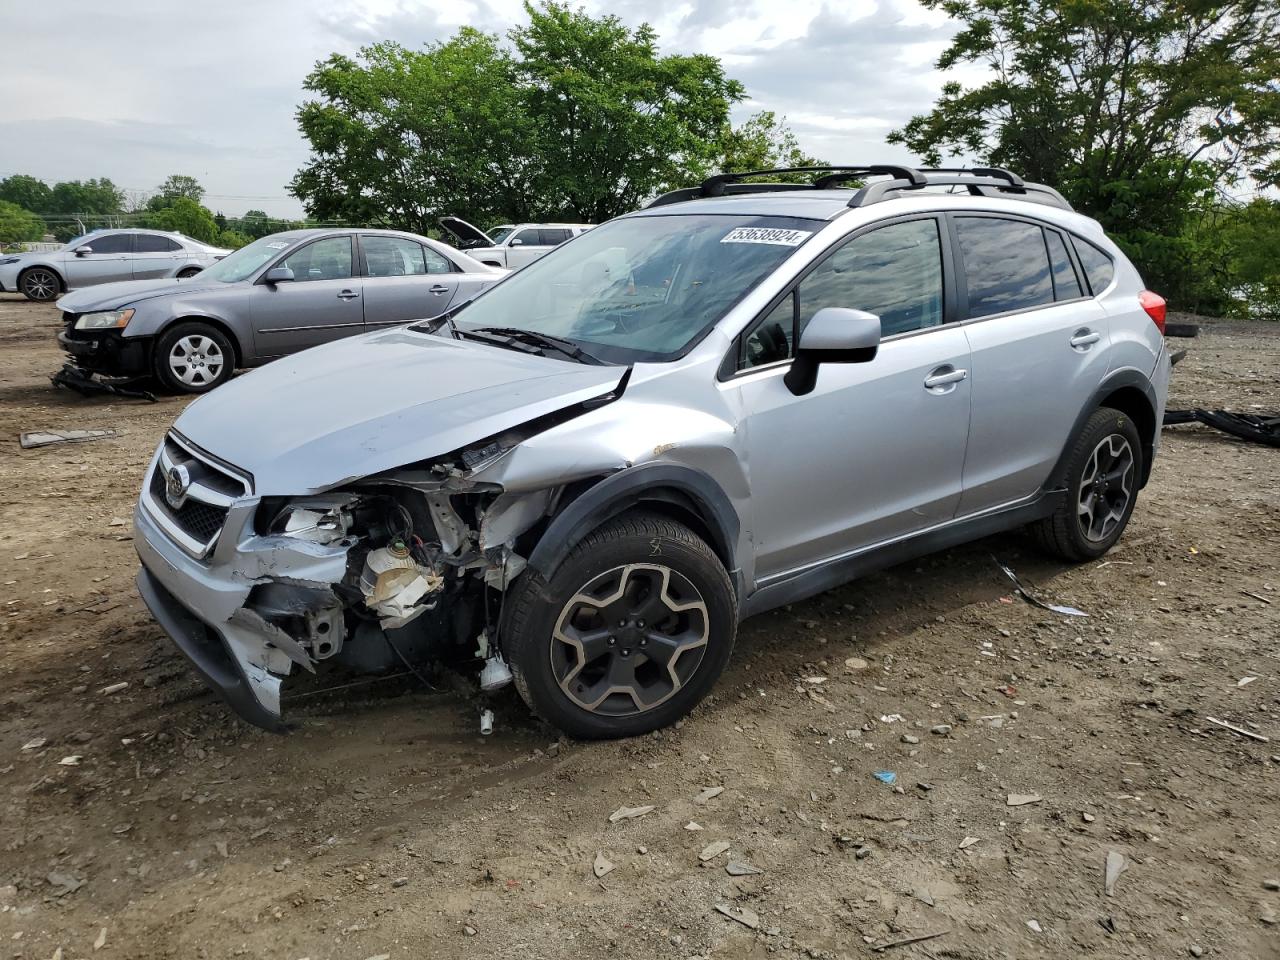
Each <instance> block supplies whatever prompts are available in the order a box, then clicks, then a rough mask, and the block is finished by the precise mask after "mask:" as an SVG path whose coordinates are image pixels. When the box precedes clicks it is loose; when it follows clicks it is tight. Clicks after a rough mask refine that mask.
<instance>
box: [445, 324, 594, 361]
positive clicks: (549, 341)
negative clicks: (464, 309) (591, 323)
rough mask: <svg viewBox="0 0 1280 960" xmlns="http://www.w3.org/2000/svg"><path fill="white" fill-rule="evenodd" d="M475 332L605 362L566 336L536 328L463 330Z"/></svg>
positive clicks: (578, 359) (579, 357)
mask: <svg viewBox="0 0 1280 960" xmlns="http://www.w3.org/2000/svg"><path fill="white" fill-rule="evenodd" d="M473 332H474V333H493V334H497V335H498V336H501V337H507V338H508V339H510V340H515V341H516V342H518V343H527V344H530V345H531V346H535V347H549V348H550V349H552V350H555V351H556V352H557V353H562V354H564V355H565V356H566V357H568V358H570V359H571V360H576V361H578V363H594V364H603V363H604V361H603V360H601V359H600V358H599V357H596V356H592V355H591V354H589V353H587V351H585V350H583V349H582V348H581V347H580V346H578V345H577V344H576V343H574V342H573V341H572V340H566V339H565V338H564V337H555V336H552V335H551V334H549V333H538V332H537V331H536V330H525V329H523V328H521V327H476V328H474V330H465V331H463V333H464V334H465V333H473Z"/></svg>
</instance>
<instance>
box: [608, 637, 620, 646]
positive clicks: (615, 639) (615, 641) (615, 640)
mask: <svg viewBox="0 0 1280 960" xmlns="http://www.w3.org/2000/svg"><path fill="white" fill-rule="evenodd" d="M617 642H618V638H617V637H610V638H609V646H611V647H612V646H613V645H614V644H616V643H617Z"/></svg>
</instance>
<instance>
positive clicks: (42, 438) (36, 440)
mask: <svg viewBox="0 0 1280 960" xmlns="http://www.w3.org/2000/svg"><path fill="white" fill-rule="evenodd" d="M115 435H116V432H115V431H114V430H33V431H31V432H30V433H24V434H22V435H21V436H20V437H19V438H18V443H19V445H20V446H21V447H22V449H23V450H32V449H35V448H36V447H48V446H51V445H52V444H55V443H89V442H90V441H92V440H103V439H106V438H107V437H114V436H115Z"/></svg>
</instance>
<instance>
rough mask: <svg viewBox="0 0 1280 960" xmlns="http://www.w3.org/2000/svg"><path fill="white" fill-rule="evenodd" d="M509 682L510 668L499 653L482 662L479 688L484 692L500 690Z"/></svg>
mask: <svg viewBox="0 0 1280 960" xmlns="http://www.w3.org/2000/svg"><path fill="white" fill-rule="evenodd" d="M510 682H511V668H510V667H509V666H507V661H505V660H503V659H502V657H501V656H500V655H497V654H495V655H494V656H492V657H490V658H489V659H488V660H486V661H485V662H484V669H483V670H481V671H480V689H481V690H483V691H485V692H486V693H489V692H492V691H494V690H501V689H502V688H503V687H505V686H506V685H507V684H508V683H510Z"/></svg>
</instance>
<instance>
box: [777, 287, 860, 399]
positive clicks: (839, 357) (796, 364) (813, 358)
mask: <svg viewBox="0 0 1280 960" xmlns="http://www.w3.org/2000/svg"><path fill="white" fill-rule="evenodd" d="M879 349H880V318H879V317H877V316H876V315H875V314H874V313H867V311H865V310H849V309H847V308H845V307H823V308H822V309H821V310H819V311H818V312H817V313H815V314H814V315H813V319H812V320H810V321H809V324H808V326H806V327H805V328H804V332H803V333H801V334H800V345H799V348H798V349H797V350H796V357H795V359H794V360H793V361H791V369H790V370H788V371H787V375H786V376H785V377H784V378H783V382H784V383H785V384H786V385H787V389H788V390H790V391H791V392H792V393H794V394H795V395H796V396H798V397H799V396H803V395H804V394H806V393H812V392H813V388H814V386H815V385H816V384H817V382H818V366H819V365H820V364H823V363H866V362H867V361H869V360H873V359H875V355H876V351H877V350H879Z"/></svg>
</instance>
